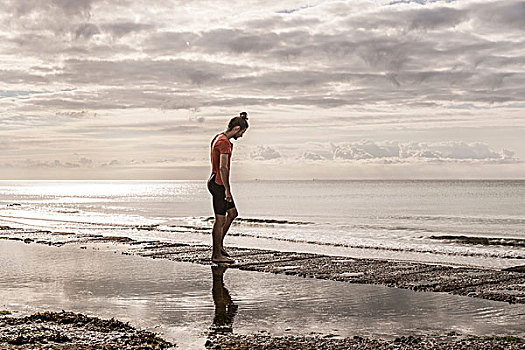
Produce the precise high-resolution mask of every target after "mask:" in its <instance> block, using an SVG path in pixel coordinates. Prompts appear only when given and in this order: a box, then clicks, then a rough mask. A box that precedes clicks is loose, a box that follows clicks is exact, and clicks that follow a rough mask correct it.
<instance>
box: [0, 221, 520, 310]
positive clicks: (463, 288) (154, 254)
mask: <svg viewBox="0 0 525 350" xmlns="http://www.w3.org/2000/svg"><path fill="white" fill-rule="evenodd" d="M0 239H8V240H16V241H23V242H25V243H32V242H35V243H39V244H46V245H55V246H62V245H64V244H97V243H113V244H115V245H119V250H120V251H121V253H122V254H127V255H139V256H143V257H149V258H153V259H166V260H171V261H178V262H191V263H196V264H200V265H212V263H211V261H210V257H209V255H210V252H211V247H210V246H209V245H204V244H185V243H170V242H164V241H160V240H135V239H132V238H129V237H126V236H103V235H85V234H83V235H79V234H75V233H68V232H53V231H48V230H25V229H19V228H12V227H9V226H1V227H0ZM81 248H82V247H81ZM229 250H230V254H231V256H232V258H233V259H234V260H235V263H234V264H228V267H230V268H237V269H240V270H247V271H257V272H270V273H274V274H285V275H291V276H298V277H303V278H316V279H324V280H332V281H339V282H345V283H359V284H375V285H384V286H387V287H394V288H402V289H410V290H414V291H423V292H445V293H448V294H453V295H461V296H468V297H474V298H481V299H488V300H493V301H503V302H507V303H511V304H514V303H518V304H525V273H524V272H525V266H524V265H521V266H514V267H512V268H506V269H502V270H494V269H482V268H474V267H461V266H447V265H438V264H429V263H420V262H409V261H398V260H396V261H393V260H385V259H365V258H349V257H345V256H327V255H323V254H314V253H297V252H282V251H277V250H269V249H268V250H266V249H249V248H236V247H231V248H229Z"/></svg>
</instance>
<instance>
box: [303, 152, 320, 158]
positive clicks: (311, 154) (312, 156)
mask: <svg viewBox="0 0 525 350" xmlns="http://www.w3.org/2000/svg"><path fill="white" fill-rule="evenodd" d="M302 158H304V159H308V160H323V159H325V157H323V156H322V155H320V154H317V153H313V152H304V153H303V155H302Z"/></svg>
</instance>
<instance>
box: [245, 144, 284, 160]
mask: <svg viewBox="0 0 525 350" xmlns="http://www.w3.org/2000/svg"><path fill="white" fill-rule="evenodd" d="M250 156H251V158H252V159H254V160H271V159H277V158H281V154H280V153H279V152H278V151H276V150H275V149H273V148H272V147H270V146H264V145H259V146H257V148H256V149H255V150H254V151H252V152H251V153H250Z"/></svg>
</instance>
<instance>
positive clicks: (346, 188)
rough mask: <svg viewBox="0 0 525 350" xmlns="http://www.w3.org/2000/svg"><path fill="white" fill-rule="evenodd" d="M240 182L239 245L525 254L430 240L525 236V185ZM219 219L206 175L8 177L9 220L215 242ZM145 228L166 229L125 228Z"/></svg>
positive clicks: (4, 211)
mask: <svg viewBox="0 0 525 350" xmlns="http://www.w3.org/2000/svg"><path fill="white" fill-rule="evenodd" d="M232 188H233V190H232V191H233V194H234V198H235V202H236V204H237V208H238V211H239V215H240V216H239V218H238V219H237V220H236V221H235V222H234V224H233V226H232V228H231V230H230V235H229V237H228V238H227V241H229V242H230V243H233V242H235V244H241V245H244V246H250V245H251V246H262V245H264V246H269V247H272V248H273V249H280V247H281V246H282V245H283V242H287V244H288V245H289V246H290V249H294V248H293V247H292V246H291V245H292V244H293V243H294V242H295V243H297V244H301V245H302V246H301V249H303V250H304V249H306V250H308V249H310V248H309V247H308V245H310V246H311V245H318V246H329V245H333V246H334V247H340V250H341V249H344V248H347V249H348V250H349V249H354V248H355V249H365V250H369V251H370V253H369V255H372V256H381V254H382V256H385V257H386V256H388V257H394V258H399V259H403V258H406V257H405V255H407V253H414V254H420V255H421V256H425V255H428V254H431V255H432V256H433V257H434V259H433V261H447V260H448V257H449V256H456V257H457V256H462V257H464V258H463V259H462V261H466V262H468V263H471V264H474V265H482V266H484V265H483V264H485V263H486V264H487V266H493V267H503V266H512V265H515V264H517V260H519V259H523V258H525V247H524V246H523V245H522V246H520V245H515V246H512V245H506V246H498V245H490V246H479V245H472V244H471V245H468V244H458V243H457V242H454V241H447V240H436V239H432V238H431V237H433V236H455V237H463V236H467V237H481V238H507V239H525V232H524V231H523V225H524V224H525V212H524V210H523V208H525V181H254V182H239V183H234V184H233V187H232ZM212 215H213V211H212V208H211V200H210V194H209V193H208V190H207V188H206V183H205V181H204V180H203V181H0V221H3V222H4V224H6V225H19V226H27V227H32V228H36V227H40V228H46V229H55V228H59V229H63V230H71V231H75V232H80V231H82V232H83V233H90V231H89V230H97V229H99V228H98V227H97V225H101V224H104V225H106V226H105V228H104V230H105V233H109V232H108V231H107V230H108V229H112V232H111V233H112V234H126V235H133V236H135V237H155V238H158V239H165V240H173V239H175V240H179V241H180V240H183V239H188V240H189V241H191V242H195V241H198V242H209V240H210V238H209V236H206V234H207V233H208V234H209V230H210V229H211V224H212V222H211V221H210V220H209V219H208V218H209V217H210V216H212ZM90 224H93V227H90ZM111 225H114V227H111ZM141 225H158V226H156V227H155V228H154V229H151V230H148V231H140V230H134V231H133V232H128V231H126V232H121V231H119V230H122V228H123V227H126V229H131V228H133V226H137V227H138V226H141ZM97 233H100V232H98V231H97ZM183 234H184V235H183ZM263 240H265V242H263ZM266 241H268V242H266ZM271 242H273V245H272V243H271ZM305 244H306V246H305ZM314 250H315V251H319V250H318V248H315V249H314ZM468 257H471V258H468ZM410 258H411V259H418V257H417V256H411V257H410ZM483 258H487V260H486V262H484V261H483ZM469 259H470V260H469Z"/></svg>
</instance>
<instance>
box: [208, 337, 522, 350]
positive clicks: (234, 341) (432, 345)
mask: <svg viewBox="0 0 525 350" xmlns="http://www.w3.org/2000/svg"><path fill="white" fill-rule="evenodd" d="M206 349H209V350H212V349H213V350H285V349H301V350H347V349H348V350H349V349H359V350H367V349H374V350H387V349H403V350H412V349H413V350H427V349H428V350H431V349H432V350H434V349H441V350H462V349H465V350H466V349H468V350H489V349H490V350H494V349H506V350H514V349H525V343H524V340H523V339H520V338H514V337H468V336H459V337H458V336H408V337H399V338H395V339H394V340H382V339H370V338H364V337H359V336H355V337H353V338H342V339H340V338H334V337H331V336H329V335H328V336H293V335H288V336H282V337H274V336H270V335H265V334H253V335H237V334H230V335H218V336H214V337H210V338H209V339H208V341H207V342H206Z"/></svg>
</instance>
